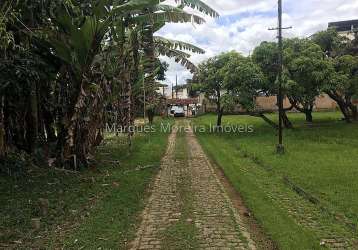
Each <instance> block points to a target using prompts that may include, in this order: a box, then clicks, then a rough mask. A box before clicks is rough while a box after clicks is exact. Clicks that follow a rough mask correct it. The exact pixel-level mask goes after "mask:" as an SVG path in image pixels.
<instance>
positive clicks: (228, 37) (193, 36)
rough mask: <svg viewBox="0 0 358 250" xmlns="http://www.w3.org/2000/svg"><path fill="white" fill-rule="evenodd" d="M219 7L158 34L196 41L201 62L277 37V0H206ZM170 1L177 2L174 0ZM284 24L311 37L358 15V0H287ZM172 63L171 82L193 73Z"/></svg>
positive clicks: (288, 33)
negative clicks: (195, 20) (198, 19)
mask: <svg viewBox="0 0 358 250" xmlns="http://www.w3.org/2000/svg"><path fill="white" fill-rule="evenodd" d="M203 1H204V2H205V3H207V4H208V5H210V6H211V7H212V8H214V9H215V10H216V11H218V12H219V14H220V18H217V19H213V18H210V17H205V19H206V23H205V24H202V25H193V24H190V23H187V24H167V25H166V26H165V27H164V28H163V29H161V30H160V31H159V33H158V34H157V35H160V36H164V37H166V38H170V39H176V40H181V41H185V42H190V43H192V44H195V45H197V46H199V47H201V48H202V49H204V50H205V51H206V53H205V54H204V55H193V56H192V57H191V59H190V60H191V61H193V62H194V63H195V64H198V63H200V62H201V61H203V60H205V59H206V58H208V57H211V56H214V55H217V54H219V53H221V52H223V51H230V50H236V51H238V52H241V53H242V54H244V55H248V54H249V53H250V52H251V51H252V50H253V49H254V48H255V46H257V45H258V44H260V43H261V42H262V41H273V40H275V37H276V33H275V31H269V30H268V28H269V27H276V26H277V1H276V0H203ZM167 3H171V4H173V0H168V1H167ZM283 3H284V15H283V22H284V26H293V29H292V30H288V31H285V32H284V36H286V37H292V36H299V37H307V36H310V35H311V34H313V33H314V32H316V31H319V30H324V29H326V28H327V24H328V22H332V21H342V20H350V19H358V0H298V1H297V0H283ZM162 59H163V60H165V61H167V62H168V63H169V64H170V67H169V70H168V72H167V81H166V83H167V84H171V83H173V82H175V75H176V74H178V79H179V80H178V81H179V84H184V83H185V80H186V79H190V78H191V74H190V72H189V71H187V70H186V69H185V68H183V67H182V66H181V65H179V64H176V63H175V62H174V61H172V60H169V59H168V58H162Z"/></svg>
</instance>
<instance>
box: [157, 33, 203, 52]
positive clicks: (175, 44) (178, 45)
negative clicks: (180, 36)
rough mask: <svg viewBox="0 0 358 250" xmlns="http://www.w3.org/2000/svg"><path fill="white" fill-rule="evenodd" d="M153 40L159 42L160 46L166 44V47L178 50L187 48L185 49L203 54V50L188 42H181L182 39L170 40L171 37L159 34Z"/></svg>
mask: <svg viewBox="0 0 358 250" xmlns="http://www.w3.org/2000/svg"><path fill="white" fill-rule="evenodd" d="M154 41H155V43H156V44H160V45H162V46H166V47H168V48H171V49H175V50H177V49H179V50H187V51H191V52H193V53H197V54H204V53H205V51H204V50H203V49H201V48H199V47H197V46H195V45H192V44H190V43H186V42H182V41H178V40H171V39H167V38H164V37H161V36H155V37H154Z"/></svg>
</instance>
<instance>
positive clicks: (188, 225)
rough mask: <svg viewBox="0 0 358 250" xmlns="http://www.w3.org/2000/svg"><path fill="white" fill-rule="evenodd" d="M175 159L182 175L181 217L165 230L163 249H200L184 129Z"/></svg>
mask: <svg viewBox="0 0 358 250" xmlns="http://www.w3.org/2000/svg"><path fill="white" fill-rule="evenodd" d="M174 157H175V160H176V161H177V163H178V164H177V165H178V167H180V168H181V169H180V170H181V172H180V176H179V178H178V179H177V189H178V193H179V199H178V200H179V207H180V211H181V215H180V218H179V220H178V221H177V222H175V223H174V224H172V225H171V226H170V227H169V228H167V229H166V231H165V232H164V239H163V246H162V248H163V249H173V250H182V249H198V242H197V239H196V234H197V228H196V227H195V225H194V223H192V222H193V218H192V215H193V198H194V197H193V193H192V188H191V179H190V176H188V173H187V169H188V149H187V142H186V138H185V133H184V132H183V131H181V132H178V134H177V139H176V142H175V156H174Z"/></svg>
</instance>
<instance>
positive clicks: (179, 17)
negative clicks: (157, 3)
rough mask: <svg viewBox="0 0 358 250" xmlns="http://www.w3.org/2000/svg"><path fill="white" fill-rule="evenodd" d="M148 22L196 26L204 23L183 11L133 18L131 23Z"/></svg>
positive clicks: (200, 18) (195, 16) (199, 18)
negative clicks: (192, 23) (195, 24)
mask: <svg viewBox="0 0 358 250" xmlns="http://www.w3.org/2000/svg"><path fill="white" fill-rule="evenodd" d="M148 20H150V21H151V22H153V23H160V22H170V23H188V22H194V23H197V24H203V23H205V20H204V18H202V17H200V16H197V15H192V14H189V13H186V12H184V11H182V10H181V11H164V12H155V13H149V14H144V15H140V16H137V17H133V18H132V20H131V21H133V22H134V23H139V24H140V23H145V22H148Z"/></svg>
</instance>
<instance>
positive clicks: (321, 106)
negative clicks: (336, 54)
mask: <svg viewBox="0 0 358 250" xmlns="http://www.w3.org/2000/svg"><path fill="white" fill-rule="evenodd" d="M204 100H205V99H204V97H203V96H202V95H201V96H200V101H199V102H200V104H201V106H202V111H203V112H205V111H206V112H215V111H216V105H215V104H214V103H210V102H209V101H208V100H205V101H204ZM276 103H277V99H276V96H259V97H257V98H256V105H257V109H258V110H270V111H276V110H278V107H277V106H276ZM283 106H284V107H285V108H289V107H291V104H290V102H289V100H288V99H287V98H285V100H284V102H283ZM337 108H338V106H337V104H336V102H335V101H333V100H332V99H331V98H330V97H329V96H328V95H326V94H323V95H321V96H318V97H317V98H316V101H315V108H314V110H316V111H324V110H335V109H337ZM243 111H244V110H243V109H241V108H240V107H239V106H238V107H236V108H235V110H234V112H243Z"/></svg>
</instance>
